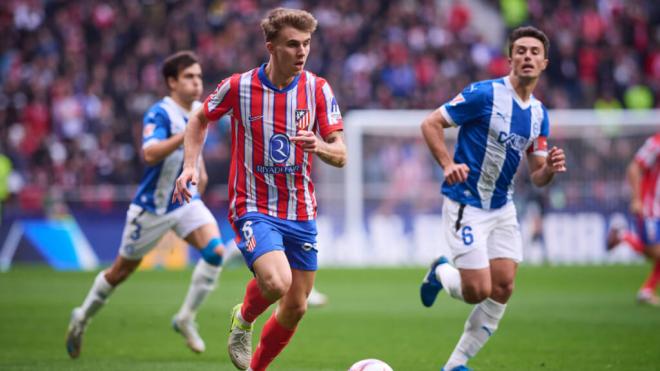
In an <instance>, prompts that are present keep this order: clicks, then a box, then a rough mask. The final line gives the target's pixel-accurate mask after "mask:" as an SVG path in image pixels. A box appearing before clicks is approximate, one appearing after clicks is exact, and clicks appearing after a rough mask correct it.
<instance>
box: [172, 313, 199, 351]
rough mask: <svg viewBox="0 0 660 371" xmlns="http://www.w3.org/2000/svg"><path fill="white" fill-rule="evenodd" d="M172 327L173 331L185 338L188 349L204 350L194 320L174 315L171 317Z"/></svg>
mask: <svg viewBox="0 0 660 371" xmlns="http://www.w3.org/2000/svg"><path fill="white" fill-rule="evenodd" d="M172 327H173V328H174V331H176V332H178V333H179V334H181V336H183V337H184V338H185V339H186V344H188V348H190V350H192V351H193V352H195V353H202V352H204V351H205V350H206V344H204V340H203V339H202V337H201V336H199V331H197V323H196V322H195V321H194V320H192V319H187V318H179V317H177V316H174V318H172Z"/></svg>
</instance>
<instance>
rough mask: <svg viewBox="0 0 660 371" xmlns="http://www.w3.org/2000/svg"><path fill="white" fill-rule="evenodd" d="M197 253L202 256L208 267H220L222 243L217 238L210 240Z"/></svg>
mask: <svg viewBox="0 0 660 371" xmlns="http://www.w3.org/2000/svg"><path fill="white" fill-rule="evenodd" d="M199 252H200V253H201V254H202V259H204V261H205V262H207V263H209V264H210V265H213V266H215V267H219V266H221V265H222V242H221V241H220V239H219V238H218V237H214V238H212V239H211V241H209V243H208V244H207V245H206V246H205V247H204V248H202V249H201V250H199Z"/></svg>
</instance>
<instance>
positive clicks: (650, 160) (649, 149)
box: [635, 135, 660, 169]
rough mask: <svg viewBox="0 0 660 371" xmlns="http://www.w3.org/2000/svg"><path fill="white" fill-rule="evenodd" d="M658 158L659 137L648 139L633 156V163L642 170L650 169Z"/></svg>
mask: <svg viewBox="0 0 660 371" xmlns="http://www.w3.org/2000/svg"><path fill="white" fill-rule="evenodd" d="M658 157H660V135H656V136H653V137H651V138H648V139H647V140H646V141H645V142H644V144H643V145H642V147H641V148H640V149H639V150H638V151H637V153H636V154H635V162H637V163H638V164H639V165H640V166H641V167H642V168H643V169H650V168H651V167H653V166H654V165H655V163H656V161H658Z"/></svg>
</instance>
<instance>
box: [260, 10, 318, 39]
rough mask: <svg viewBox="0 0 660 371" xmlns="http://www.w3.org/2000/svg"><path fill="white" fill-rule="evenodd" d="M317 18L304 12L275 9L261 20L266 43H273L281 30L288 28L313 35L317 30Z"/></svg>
mask: <svg viewBox="0 0 660 371" xmlns="http://www.w3.org/2000/svg"><path fill="white" fill-rule="evenodd" d="M316 24H317V21H316V18H314V16H313V15H312V14H311V13H309V12H307V11H304V10H300V9H287V8H275V9H273V10H271V11H270V12H268V14H267V15H266V18H264V19H262V20H261V29H262V30H263V31H264V37H265V38H266V41H273V40H274V39H275V38H276V37H277V35H278V34H279V32H280V30H281V29H283V28H284V27H286V26H290V27H293V28H295V29H297V30H300V31H304V32H309V33H313V32H314V31H315V30H316Z"/></svg>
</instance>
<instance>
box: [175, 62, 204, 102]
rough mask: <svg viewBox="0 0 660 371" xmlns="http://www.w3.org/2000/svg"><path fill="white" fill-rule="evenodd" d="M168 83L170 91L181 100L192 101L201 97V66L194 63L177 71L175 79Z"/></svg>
mask: <svg viewBox="0 0 660 371" xmlns="http://www.w3.org/2000/svg"><path fill="white" fill-rule="evenodd" d="M170 81H173V82H172V83H170V87H171V88H172V92H173V93H175V94H177V95H178V96H179V97H180V98H181V99H182V100H184V101H187V102H193V101H196V100H199V99H200V98H201V97H202V67H201V66H200V65H199V64H197V63H195V64H193V65H190V66H188V67H187V68H185V69H183V70H181V72H179V76H178V77H177V79H176V80H170Z"/></svg>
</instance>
